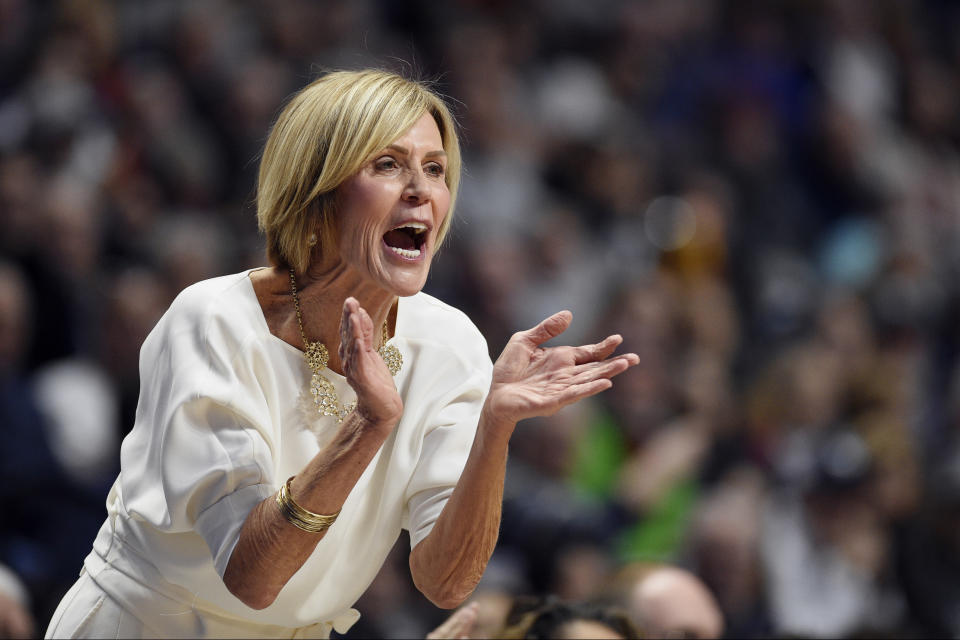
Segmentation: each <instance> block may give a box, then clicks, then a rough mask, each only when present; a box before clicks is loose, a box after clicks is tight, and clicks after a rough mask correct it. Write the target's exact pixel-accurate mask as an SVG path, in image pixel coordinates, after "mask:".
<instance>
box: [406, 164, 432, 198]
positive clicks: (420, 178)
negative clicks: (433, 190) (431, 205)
mask: <svg viewBox="0 0 960 640" xmlns="http://www.w3.org/2000/svg"><path fill="white" fill-rule="evenodd" d="M403 199H404V201H406V202H410V203H413V204H423V203H424V202H427V201H429V200H430V185H429V184H427V179H426V177H425V176H424V175H423V172H422V171H420V170H414V171H409V172H408V173H407V184H406V185H405V186H404V188H403Z"/></svg>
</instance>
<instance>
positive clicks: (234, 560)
mask: <svg viewBox="0 0 960 640" xmlns="http://www.w3.org/2000/svg"><path fill="white" fill-rule="evenodd" d="M373 336H374V330H373V323H372V321H371V320H370V317H369V315H367V313H366V311H364V310H363V309H362V308H361V307H360V305H359V303H357V301H356V300H355V299H353V298H348V299H347V301H346V303H344V308H343V319H342V321H341V337H340V345H341V346H340V357H341V361H342V362H343V365H344V373H345V375H346V377H347V381H348V382H349V383H350V385H351V387H353V388H354V390H356V391H357V409H356V410H355V411H353V412H352V413H351V414H350V415H349V416H348V417H347V418H346V419H345V420H344V422H343V424H342V425H341V428H340V430H339V431H338V432H337V435H336V437H335V438H334V440H333V442H331V443H330V445H328V446H327V447H326V448H324V449H323V450H321V451H320V452H319V453H317V455H316V456H315V457H314V458H313V460H311V461H310V462H309V463H308V464H307V466H306V467H305V468H304V469H303V471H301V472H300V473H299V474H297V476H296V478H294V480H293V482H292V484H291V487H290V493H291V495H292V497H293V499H294V500H295V501H296V502H297V503H298V504H299V505H300V506H302V507H304V508H305V509H308V510H310V511H313V512H315V513H336V512H337V511H339V510H340V508H341V507H342V506H343V503H344V502H345V501H346V499H347V496H348V495H349V493H350V491H351V490H352V489H353V487H354V486H355V485H356V483H357V480H359V479H360V476H361V475H362V474H363V470H364V469H365V468H366V467H367V465H368V464H369V463H370V461H371V460H372V459H373V456H374V455H375V454H376V452H377V451H378V450H379V449H380V446H381V445H382V444H383V442H384V440H386V438H387V436H388V435H390V432H391V431H392V430H393V428H394V426H395V425H396V424H397V421H398V420H399V418H400V414H401V413H402V411H403V403H402V401H401V400H400V396H399V394H398V393H397V390H396V387H395V386H394V384H393V378H392V376H391V375H390V372H389V371H388V370H387V368H386V365H385V364H384V363H383V360H382V358H380V356H379V354H378V353H377V351H376V349H375V348H374V346H373ZM323 535H324V534H322V533H308V532H306V531H302V530H300V529H298V528H296V527H295V526H293V525H292V524H290V523H289V522H287V520H286V519H284V517H283V516H282V515H281V514H280V511H279V510H278V509H277V505H276V504H275V503H274V498H273V497H272V496H271V497H270V498H267V499H266V500H263V501H262V502H260V503H259V504H258V505H257V506H256V507H255V508H254V509H253V511H252V512H251V513H250V514H249V515H248V516H247V519H246V521H245V522H244V524H243V527H242V528H241V530H240V537H239V538H238V540H237V544H236V546H235V547H234V549H233V553H232V554H231V556H230V560H229V562H228V564H227V568H226V571H225V572H224V575H223V581H224V583H225V584H226V586H227V589H229V590H230V592H231V593H233V594H234V595H235V596H237V598H239V599H240V600H241V601H243V602H244V604H246V605H247V606H250V607H252V608H254V609H263V608H265V607H267V606H269V605H270V604H271V603H272V602H273V601H274V600H275V599H276V597H277V594H279V593H280V590H281V589H282V588H283V586H284V585H285V584H286V583H287V581H288V580H290V578H291V577H292V576H293V574H294V573H296V572H297V571H298V570H299V569H300V567H301V566H303V563H304V562H305V561H306V560H307V558H309V557H310V554H311V553H312V552H313V550H314V548H315V547H316V546H317V543H318V542H319V541H320V540H321V539H322V538H323Z"/></svg>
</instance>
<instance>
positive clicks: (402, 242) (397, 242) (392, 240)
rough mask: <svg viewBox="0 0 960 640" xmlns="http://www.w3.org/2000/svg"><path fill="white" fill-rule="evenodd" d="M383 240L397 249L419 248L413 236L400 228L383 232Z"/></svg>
mask: <svg viewBox="0 0 960 640" xmlns="http://www.w3.org/2000/svg"><path fill="white" fill-rule="evenodd" d="M383 241H384V242H386V243H387V244H388V245H390V246H391V247H396V248H397V249H407V250H409V251H412V250H414V249H416V248H417V245H416V243H415V242H414V241H413V238H411V237H410V234H408V233H407V232H405V231H400V230H399V229H391V230H390V231H387V232H386V233H385V234H383Z"/></svg>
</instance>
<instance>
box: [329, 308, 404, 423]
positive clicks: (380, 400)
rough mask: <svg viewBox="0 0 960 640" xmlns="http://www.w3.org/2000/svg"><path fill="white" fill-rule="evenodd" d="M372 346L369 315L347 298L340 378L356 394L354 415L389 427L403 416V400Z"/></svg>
mask: <svg viewBox="0 0 960 640" xmlns="http://www.w3.org/2000/svg"><path fill="white" fill-rule="evenodd" d="M375 345H376V338H375V333H374V327H373V320H371V318H370V314H368V313H367V311H366V310H365V309H364V308H363V307H361V306H360V303H359V302H357V300H356V298H353V297H350V298H347V299H346V301H344V303H343V315H342V316H341V318H340V348H339V349H338V354H339V356H340V364H341V366H342V367H343V375H344V376H345V377H346V378H347V383H349V384H350V386H351V387H352V388H353V390H354V391H355V392H356V394H357V408H356V411H357V413H359V414H360V416H361V417H363V418H364V419H366V420H367V421H369V422H372V423H376V424H387V423H389V424H390V426H391V427H392V426H393V424H395V423H396V422H397V421H398V420H399V419H400V415H401V414H402V413H403V400H402V399H401V398H400V394H399V393H398V392H397V387H396V385H395V384H394V382H393V376H391V375H390V370H389V369H388V368H387V365H386V363H385V362H384V361H383V358H381V357H380V354H379V353H377V349H376V346H375Z"/></svg>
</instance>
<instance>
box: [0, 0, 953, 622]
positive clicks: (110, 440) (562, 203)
mask: <svg viewBox="0 0 960 640" xmlns="http://www.w3.org/2000/svg"><path fill="white" fill-rule="evenodd" d="M364 66H380V67H387V68H391V69H394V70H398V71H400V72H402V73H405V74H407V75H409V76H414V77H420V78H426V79H430V80H433V81H434V82H435V86H436V87H437V88H438V90H439V91H441V92H442V93H443V94H445V95H446V96H449V98H450V101H451V104H452V105H453V107H454V110H455V112H456V114H457V116H458V119H459V122H460V126H461V130H462V140H463V145H464V162H465V176H464V183H463V186H462V191H461V197H460V200H459V202H458V206H457V211H456V218H457V219H456V221H455V224H454V227H453V229H452V232H451V234H450V237H449V239H448V244H447V245H446V246H445V247H444V249H443V250H442V252H441V255H440V256H439V257H438V260H437V261H436V262H435V263H434V265H435V266H434V268H433V273H432V275H431V279H430V281H429V283H428V286H427V291H428V292H430V293H432V294H434V295H436V296H438V297H440V298H442V299H444V300H445V301H447V302H449V303H451V304H453V305H455V306H457V307H459V308H461V309H463V310H464V311H466V312H467V313H468V314H469V315H470V317H471V318H472V319H473V320H474V322H475V323H476V324H477V325H478V326H479V327H480V329H481V330H482V331H483V333H484V334H485V336H486V337H487V340H488V343H489V346H490V351H491V355H492V356H493V357H496V356H497V355H498V354H499V352H500V350H501V349H502V347H503V345H504V344H505V343H506V340H507V339H508V337H509V336H510V334H511V333H512V332H514V331H517V330H520V329H524V328H528V327H529V326H532V325H533V324H534V323H535V322H537V321H539V320H540V319H541V318H543V317H545V316H546V315H548V314H549V313H552V312H554V311H556V310H559V309H564V308H565V309H570V310H571V311H573V314H574V325H573V327H572V328H571V329H570V331H569V332H568V334H567V335H564V336H563V337H562V340H563V341H564V342H567V343H575V342H577V341H588V340H592V339H595V338H597V337H598V336H602V335H606V334H608V333H613V332H617V333H621V334H622V335H623V336H624V347H623V348H624V349H625V350H629V351H634V352H636V353H638V354H639V355H640V357H641V364H640V365H639V366H637V367H634V368H633V369H631V370H630V371H629V372H628V373H626V374H624V375H623V376H621V377H620V378H618V380H617V383H616V385H615V386H614V387H613V389H612V390H611V391H608V392H606V393H605V394H603V395H601V396H598V397H597V398H595V399H593V400H591V401H589V402H586V403H581V404H580V405H577V406H575V407H572V408H569V409H567V410H564V411H562V412H560V413H559V414H557V415H556V416H554V417H552V418H550V419H542V420H537V421H529V422H528V423H523V424H521V425H520V427H519V428H518V430H517V433H516V436H515V438H514V441H513V447H512V454H511V459H510V463H509V469H508V476H507V487H506V496H505V498H506V500H505V507H504V521H503V527H502V532H501V541H500V543H499V545H498V548H497V551H496V552H495V554H494V557H493V559H492V561H491V564H490V567H489V569H488V571H487V574H486V576H485V578H484V580H483V582H482V583H481V586H480V588H479V589H478V591H477V594H476V596H475V600H476V601H477V602H479V603H481V605H480V612H479V616H480V618H481V620H483V619H484V618H485V616H492V617H493V618H495V619H497V620H500V621H502V620H503V616H504V615H505V611H506V609H507V608H509V606H510V603H511V602H514V600H515V599H516V598H518V597H521V596H536V597H548V596H550V597H556V598H561V599H563V600H564V601H570V602H579V603H596V602H616V601H618V599H622V596H623V589H622V588H621V589H620V592H619V593H615V592H616V591H617V589H618V585H622V584H625V583H624V582H623V580H624V578H623V576H624V575H625V572H626V573H627V574H629V572H630V570H631V567H638V566H644V565H645V564H650V563H658V564H668V565H673V566H676V567H681V568H683V569H685V570H687V571H689V572H690V573H692V574H693V575H695V576H697V577H698V578H699V579H700V580H702V582H703V584H705V585H706V587H707V588H708V589H709V592H710V593H711V594H712V596H713V597H714V598H715V600H716V604H717V606H718V607H719V610H720V611H721V613H722V618H723V625H722V627H721V628H722V629H724V631H723V633H725V634H726V635H728V636H730V637H770V636H779V637H797V636H813V637H854V636H867V635H884V636H886V637H903V636H917V635H932V636H954V637H956V636H958V635H960V535H958V534H960V4H958V3H955V2H951V1H948V0H925V1H921V0H768V1H747V0H729V1H722V0H643V1H636V2H632V1H627V0H591V1H590V2H580V1H578V0H458V1H454V2H425V1H423V0H415V1H411V2H403V3H400V2H390V1H389V0H360V1H346V0H337V1H333V0H328V1H315V2H314V1H307V0H278V1H270V2H267V1H266V0H261V1H254V0H235V1H227V0H206V1H204V2H187V1H168V0H139V1H137V2H105V1H99V2H98V1H94V0H62V1H40V2H34V1H30V0H0V435H2V437H0V501H2V502H0V513H2V515H0V565H5V566H6V567H7V569H8V570H9V571H8V572H7V573H9V574H10V575H12V576H15V577H16V579H15V580H14V581H13V583H12V584H13V585H14V586H13V587H11V588H8V589H6V590H4V589H3V587H2V584H0V603H2V602H3V601H6V600H7V599H10V598H13V599H14V600H17V601H19V602H21V603H22V604H24V606H26V607H27V608H28V609H29V610H30V611H32V613H33V616H34V617H35V619H36V621H37V625H38V627H39V628H40V629H41V630H42V629H43V628H44V627H45V626H46V622H47V620H48V619H49V615H50V614H51V613H52V610H53V608H54V607H55V605H56V603H57V602H58V600H59V598H60V596H61V595H62V593H63V592H64V591H65V590H66V588H67V587H68V586H69V585H70V584H71V583H72V582H73V580H74V579H75V577H76V575H77V573H78V572H79V570H80V567H81V562H82V559H83V557H84V556H85V555H86V553H87V552H88V550H89V548H90V544H91V542H92V540H93V537H94V534H95V532H96V530H97V528H98V527H99V525H100V523H101V521H102V519H103V517H104V514H105V509H104V506H103V505H104V499H105V496H106V491H107V488H108V487H109V485H110V483H111V482H112V480H113V478H114V477H115V475H116V473H117V466H118V459H119V456H118V452H119V443H120V441H121V439H122V438H123V436H124V435H125V434H126V432H127V431H128V430H129V429H130V427H131V426H132V424H133V419H134V413H135V409H136V401H137V394H138V384H139V382H138V377H139V376H138V352H139V347H140V344H141V343H142V341H143V339H144V338H145V336H146V335H147V333H148V332H149V331H150V330H151V328H152V327H153V325H154V324H155V323H156V321H157V320H158V318H159V317H160V315H161V314H162V313H163V312H164V310H165V309H166V307H167V306H168V304H169V303H170V302H171V300H172V299H173V297H174V296H175V295H176V293H177V292H179V291H180V290H181V289H182V288H184V287H185V286H187V285H189V284H191V283H193V282H196V281H198V280H202V279H205V278H208V277H212V276H216V275H222V274H226V273H231V272H236V271H239V270H241V269H245V268H250V267H254V266H258V265H262V264H265V258H264V255H263V247H262V240H261V238H259V237H258V235H257V233H256V224H255V220H254V212H253V196H254V189H255V176H256V170H257V159H258V154H259V151H260V148H261V145H262V144H263V142H264V140H265V138H266V134H267V131H268V129H269V127H270V124H271V121H272V119H273V118H274V116H275V115H276V114H277V112H278V109H279V107H280V106H281V105H282V103H283V102H284V100H285V98H286V97H287V96H289V95H290V94H291V93H292V92H293V91H295V90H296V89H298V88H300V87H302V86H303V85H305V84H306V83H307V82H308V81H309V80H310V79H312V78H314V77H316V75H317V74H319V73H322V72H323V71H324V70H328V69H335V68H358V67H364ZM405 544H408V543H407V542H406V541H405V540H402V541H401V542H400V543H398V547H397V549H396V550H395V551H396V552H395V553H394V554H393V555H392V556H391V559H390V561H389V562H388V563H387V565H386V566H385V567H384V570H383V571H382V572H381V575H380V577H379V578H378V580H377V581H376V582H375V583H374V585H373V586H372V587H371V589H370V591H369V592H368V593H367V594H366V595H365V596H364V598H363V600H362V601H361V602H360V603H359V605H358V608H359V609H360V610H361V611H362V612H363V618H362V619H361V621H360V622H359V623H358V624H357V626H356V627H355V629H354V630H353V631H351V632H350V633H349V634H348V635H347V637H351V636H353V637H384V638H390V637H424V636H425V634H426V633H427V632H428V631H429V630H431V629H433V628H435V627H436V626H437V625H438V624H439V623H440V622H441V621H443V620H444V619H445V617H446V612H441V611H439V610H437V609H434V608H433V607H432V606H430V605H429V604H428V603H427V602H426V600H424V599H423V598H422V597H421V596H419V595H418V594H417V593H416V591H415V590H414V588H413V586H412V584H411V583H410V579H409V577H408V573H407V569H406V562H405V555H406V554H405V551H404V548H403V546H404V545H405ZM0 583H2V581H0ZM498 616H499V618H498ZM494 624H496V623H494ZM712 633H720V632H719V631H717V630H716V629H714V631H713V632H712Z"/></svg>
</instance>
